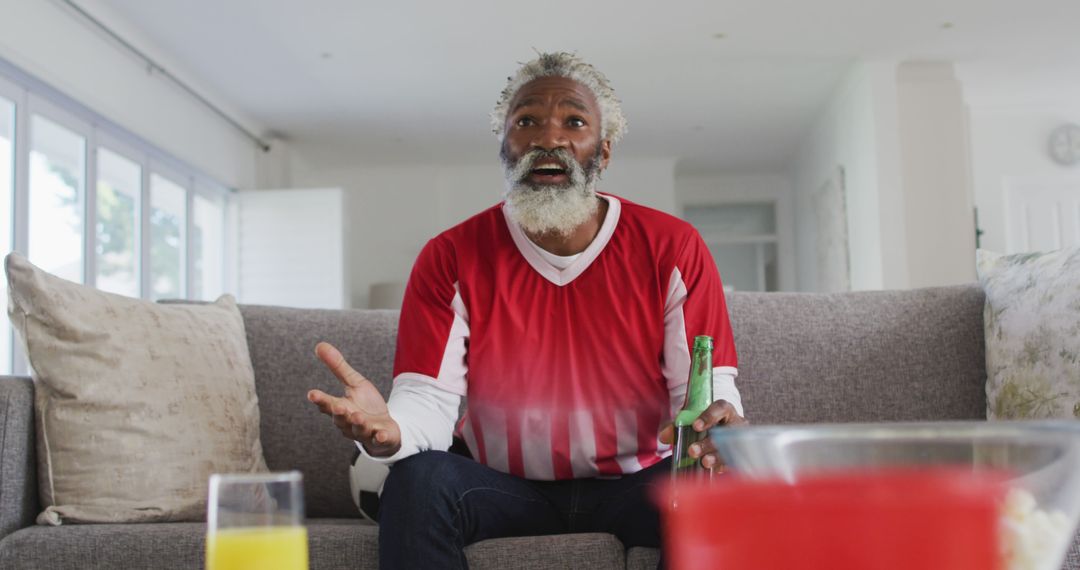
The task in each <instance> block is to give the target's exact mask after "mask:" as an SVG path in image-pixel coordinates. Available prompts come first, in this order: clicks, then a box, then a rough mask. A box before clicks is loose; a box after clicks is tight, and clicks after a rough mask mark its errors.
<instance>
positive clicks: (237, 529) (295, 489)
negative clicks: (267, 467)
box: [206, 471, 308, 570]
mask: <svg viewBox="0 0 1080 570" xmlns="http://www.w3.org/2000/svg"><path fill="white" fill-rule="evenodd" d="M206 522H207V525H206V570H249V569H250V570H253V569H256V568H257V569H259V570H307V568H308V537H307V529H306V528H305V527H304V490H303V475H301V474H300V472H299V471H290V472H288V473H265V474H238V475H211V476H210V497H209V502H208V503H207V517H206Z"/></svg>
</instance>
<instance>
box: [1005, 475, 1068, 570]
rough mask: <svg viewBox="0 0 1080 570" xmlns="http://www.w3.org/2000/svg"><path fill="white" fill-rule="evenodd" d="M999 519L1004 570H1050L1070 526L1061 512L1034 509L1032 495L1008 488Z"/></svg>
mask: <svg viewBox="0 0 1080 570" xmlns="http://www.w3.org/2000/svg"><path fill="white" fill-rule="evenodd" d="M1001 514H1002V518H1001V555H1002V558H1003V560H1004V561H1005V568H1006V569H1007V570H1043V569H1052V568H1054V565H1055V564H1056V563H1057V562H1058V560H1057V559H1056V557H1057V555H1058V553H1060V552H1063V551H1064V550H1065V544H1066V543H1067V541H1068V540H1069V539H1070V538H1071V532H1070V531H1071V530H1072V525H1070V524H1069V519H1068V517H1066V516H1065V513H1062V512H1061V511H1053V512H1047V511H1044V510H1042V509H1039V508H1038V503H1037V502H1036V500H1035V497H1034V495H1032V494H1031V493H1030V492H1028V491H1025V490H1024V489H1016V488H1014V489H1012V490H1010V491H1009V493H1008V494H1007V495H1006V496H1005V504H1004V505H1003V506H1002V513H1001Z"/></svg>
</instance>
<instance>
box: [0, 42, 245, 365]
mask: <svg viewBox="0 0 1080 570" xmlns="http://www.w3.org/2000/svg"><path fill="white" fill-rule="evenodd" d="M231 195H232V191H231V190H229V189H226V188H224V187H223V186H221V185H220V184H218V183H216V182H215V181H214V180H213V179H211V178H209V177H207V176H205V175H203V174H202V173H200V172H198V171H197V170H196V169H194V168H192V167H190V166H188V165H186V164H184V163H183V162H181V161H179V160H177V159H176V158H174V157H172V156H170V155H168V154H166V153H164V152H162V151H161V150H160V149H158V148H157V147H155V146H153V145H151V144H149V143H148V142H146V141H144V140H142V139H140V138H139V137H138V136H137V135H134V134H132V133H130V132H128V131H126V130H124V129H123V128H121V127H119V126H117V125H115V124H114V123H112V122H110V121H109V120H108V119H107V118H105V117H102V116H101V115H98V114H97V113H95V112H94V111H92V110H90V109H88V108H86V107H85V106H83V105H81V104H80V103H79V102H77V101H75V100H73V99H71V98H70V97H67V96H66V95H64V94H63V93H60V92H59V91H57V90H55V89H53V88H52V87H50V86H49V85H46V84H45V83H43V82H41V81H39V80H38V79H36V78H34V77H33V76H31V75H29V74H27V73H25V72H23V71H22V70H20V69H18V68H16V67H14V66H13V65H11V64H9V63H8V62H6V61H4V60H3V59H0V255H6V254H7V253H8V252H10V251H19V252H21V253H23V254H24V255H26V256H27V257H28V258H29V259H30V261H32V262H33V263H34V264H35V265H37V266H39V267H41V268H42V269H44V270H46V271H48V272H50V273H52V274H54V275H57V276H59V277H62V278H64V279H68V280H70V281H75V282H77V283H86V284H89V285H93V286H95V287H97V288H99V289H101V290H103V291H108V292H110V293H116V294H120V295H126V296H130V297H141V298H146V299H162V298H180V299H182V298H198V299H206V300H211V299H214V298H216V297H217V296H218V295H220V294H221V293H223V292H225V291H228V290H230V288H231V286H232V284H233V283H235V281H236V276H235V272H227V271H226V268H227V267H230V264H231V262H232V260H233V255H234V254H233V251H234V250H230V249H228V248H227V247H226V241H229V242H230V243H235V238H234V237H233V236H234V235H235V229H234V223H233V222H232V221H230V220H232V219H233V218H234V217H235V216H233V217H228V216H227V215H226V214H227V212H229V211H230V208H232V207H233V201H232V199H231ZM7 300H8V299H7V288H6V287H0V306H3V307H6V306H7ZM0 323H2V324H0V374H10V373H12V372H14V373H16V374H25V373H26V372H27V366H26V361H25V358H23V356H22V355H21V353H20V352H19V351H18V349H17V347H16V346H15V343H13V342H12V340H13V339H12V329H11V326H10V324H9V323H7V322H6V321H5V320H0Z"/></svg>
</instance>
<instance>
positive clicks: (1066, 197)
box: [1005, 178, 1080, 253]
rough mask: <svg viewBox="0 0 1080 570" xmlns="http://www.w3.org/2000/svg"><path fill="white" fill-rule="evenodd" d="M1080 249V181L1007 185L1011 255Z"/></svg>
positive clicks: (1006, 196)
mask: <svg viewBox="0 0 1080 570" xmlns="http://www.w3.org/2000/svg"><path fill="white" fill-rule="evenodd" d="M1075 246H1080V178H1060V179H1040V180H1012V181H1008V182H1006V183H1005V248H1006V250H1007V251H1008V253H1018V252H1029V251H1050V250H1055V249H1061V248H1064V247H1075Z"/></svg>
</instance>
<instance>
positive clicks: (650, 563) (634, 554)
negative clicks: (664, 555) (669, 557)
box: [626, 546, 660, 570]
mask: <svg viewBox="0 0 1080 570" xmlns="http://www.w3.org/2000/svg"><path fill="white" fill-rule="evenodd" d="M659 563H660V549H659V548H645V547H642V546H636V547H634V548H631V549H630V550H627V551H626V570H656V565H657V564H659Z"/></svg>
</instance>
